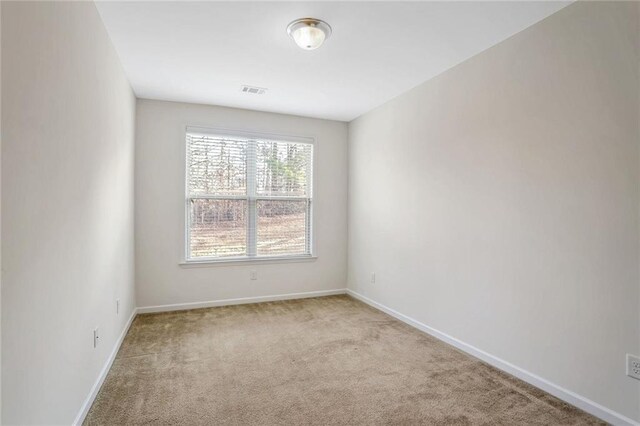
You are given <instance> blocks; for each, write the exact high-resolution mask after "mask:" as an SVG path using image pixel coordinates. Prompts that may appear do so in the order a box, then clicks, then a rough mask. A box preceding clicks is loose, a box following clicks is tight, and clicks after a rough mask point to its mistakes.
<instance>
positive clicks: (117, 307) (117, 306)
mask: <svg viewBox="0 0 640 426" xmlns="http://www.w3.org/2000/svg"><path fill="white" fill-rule="evenodd" d="M116 315H120V299H116Z"/></svg>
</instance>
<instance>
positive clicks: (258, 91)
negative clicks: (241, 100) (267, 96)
mask: <svg viewBox="0 0 640 426" xmlns="http://www.w3.org/2000/svg"><path fill="white" fill-rule="evenodd" d="M240 90H242V92H243V93H251V94H252V95H262V94H263V93H265V92H266V91H267V89H265V88H264V87H255V86H241V89H240Z"/></svg>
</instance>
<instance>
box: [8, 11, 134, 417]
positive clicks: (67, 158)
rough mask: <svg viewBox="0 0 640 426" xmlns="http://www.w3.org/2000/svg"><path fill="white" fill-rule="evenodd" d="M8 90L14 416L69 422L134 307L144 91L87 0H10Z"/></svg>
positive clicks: (11, 408)
mask: <svg viewBox="0 0 640 426" xmlns="http://www.w3.org/2000/svg"><path fill="white" fill-rule="evenodd" d="M2 89H3V90H2V229H3V231H4V232H3V234H2V254H3V258H2V261H3V264H2V267H3V270H4V271H3V277H2V406H3V411H2V423H3V424H70V423H71V422H73V421H74V419H75V417H76V415H77V414H78V411H79V410H80V408H81V405H82V404H83V402H84V400H85V398H86V397H87V395H88V393H89V391H90V389H91V387H92V386H93V384H94V383H95V381H96V378H97V377H98V374H99V371H100V369H101V368H102V367H103V365H104V363H105V361H106V359H107V357H108V354H109V353H110V352H111V350H112V349H113V347H114V343H115V341H116V339H117V337H118V336H119V335H120V333H121V332H122V330H123V329H124V327H125V324H126V321H127V320H128V318H129V317H130V315H131V313H132V312H133V310H134V307H135V299H134V296H135V295H134V269H133V268H134V262H133V254H134V253H133V248H134V244H133V218H134V217H133V155H134V146H133V145H134V144H133V141H134V125H135V120H134V114H135V97H134V95H133V93H132V91H131V88H130V86H129V84H128V82H127V80H126V78H125V76H124V73H123V71H122V69H121V66H120V63H119V60H118V57H117V55H116V53H115V51H114V49H113V48H112V46H111V43H110V40H109V38H108V36H107V33H106V31H105V29H104V27H103V25H102V21H101V20H100V17H99V15H98V13H97V11H96V8H95V5H94V4H93V3H87V2H40V3H30V2H22V3H18V2H16V3H13V2H3V4H2ZM118 297H119V298H120V300H121V311H120V315H119V316H116V305H115V300H116V298H118ZM96 326H98V327H99V328H100V330H101V343H100V345H99V347H98V348H97V349H94V348H93V343H92V340H93V328H94V327H96Z"/></svg>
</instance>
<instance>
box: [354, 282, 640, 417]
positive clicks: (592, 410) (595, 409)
mask: <svg viewBox="0 0 640 426" xmlns="http://www.w3.org/2000/svg"><path fill="white" fill-rule="evenodd" d="M347 294H348V295H350V296H352V297H354V298H355V299H358V300H360V301H361V302H364V303H366V304H367V305H369V306H371V307H373V308H376V309H378V310H380V311H382V312H384V313H386V314H389V315H391V316H392V317H394V318H396V319H398V320H400V321H402V322H404V323H406V324H408V325H410V326H412V327H415V328H417V329H418V330H420V331H422V332H425V333H427V334H429V335H431V336H433V337H435V338H436V339H439V340H442V341H443V342H445V343H448V344H450V345H452V346H454V347H456V348H458V349H460V350H461V351H463V352H466V353H468V354H469V355H472V356H474V357H476V358H478V359H480V360H482V361H484V362H486V363H487V364H489V365H491V366H493V367H496V368H498V369H500V370H502V371H504V372H506V373H509V374H511V375H512V376H515V377H517V378H519V379H520V380H523V381H525V382H527V383H529V384H531V385H533V386H535V387H537V388H539V389H542V390H543V391H545V392H548V393H550V394H551V395H553V396H555V397H557V398H559V399H561V400H563V401H565V402H568V403H569V404H571V405H574V406H576V407H578V408H580V409H581V410H584V411H586V412H587V413H589V414H592V415H594V416H596V417H598V418H600V419H602V420H604V421H605V422H607V423H611V424H613V425H620V426H622V425H624V426H630V425H632V426H638V425H640V423H638V422H636V421H635V420H632V419H630V418H628V417H626V416H623V415H622V414H620V413H617V412H615V411H613V410H610V409H609V408H607V407H604V406H602V405H600V404H598V403H597V402H594V401H591V400H590V399H588V398H585V397H583V396H581V395H578V394H577V393H575V392H572V391H570V390H568V389H564V388H563V387H561V386H558V385H556V384H554V383H551V382H550V381H548V380H546V379H543V378H542V377H539V376H537V375H535V374H533V373H530V372H528V371H526V370H524V369H522V368H520V367H518V366H515V365H513V364H511V363H509V362H507V361H505V360H502V359H500V358H498V357H495V356H493V355H491V354H489V353H487V352H484V351H483V350H481V349H478V348H476V347H474V346H471V345H469V344H467V343H465V342H463V341H461V340H458V339H456V338H455V337H452V336H449V335H448V334H446V333H443V332H441V331H439V330H436V329H434V328H432V327H429V326H428V325H426V324H423V323H421V322H420V321H416V320H414V319H413V318H410V317H408V316H406V315H404V314H401V313H400V312H397V311H395V310H393V309H391V308H388V307H386V306H385V305H383V304H381V303H378V302H376V301H374V300H371V299H369V298H368V297H366V296H363V295H362V294H360V293H357V292H355V291H353V290H351V289H347Z"/></svg>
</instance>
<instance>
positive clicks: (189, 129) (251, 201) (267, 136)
mask: <svg viewBox="0 0 640 426" xmlns="http://www.w3.org/2000/svg"><path fill="white" fill-rule="evenodd" d="M187 133H196V134H203V135H210V136H217V137H229V138H242V139H249V140H251V139H254V140H273V141H277V142H293V143H307V144H310V145H312V156H311V162H312V164H311V181H310V182H309V183H308V185H309V189H308V191H309V194H310V195H309V196H308V197H286V196H263V195H260V196H258V195H256V194H255V186H254V185H255V182H253V183H252V182H249V181H247V195H246V196H211V195H203V196H195V197H194V196H190V195H189V177H188V175H189V166H188V164H187V161H188V149H189V147H188V144H187ZM182 141H183V142H182V143H184V158H183V161H182V164H183V165H184V188H185V192H184V194H185V198H184V206H185V209H184V222H183V223H184V250H183V260H182V261H181V262H180V265H181V266H186V267H189V266H210V265H225V264H237V263H263V262H265V263H280V262H299V261H307V260H315V259H317V255H316V253H315V237H314V230H315V215H314V207H315V204H316V202H317V201H316V197H315V191H314V189H315V188H314V187H315V174H316V161H317V160H316V158H317V144H316V142H315V138H313V137H309V136H292V135H282V134H274V133H264V132H255V131H246V130H234V129H225V128H219V127H204V126H193V125H191V126H186V127H185V129H184V133H183V138H182ZM253 146H254V147H255V145H253ZM253 157H254V158H255V155H254V156H253ZM247 174H248V173H247ZM254 175H255V173H254ZM252 184H253V185H252ZM250 186H252V187H251V188H250ZM198 198H201V199H234V198H235V199H238V200H246V201H247V213H248V215H247V220H248V221H253V222H254V223H253V226H247V256H235V257H232V256H229V257H196V258H192V257H191V256H190V253H189V251H190V250H189V249H190V244H189V241H190V226H189V225H190V219H189V218H190V211H189V207H190V202H191V200H193V199H198ZM258 200H308V203H309V208H308V210H307V211H308V214H307V218H306V219H307V227H308V229H309V232H308V236H309V238H308V240H307V241H306V244H307V247H306V248H307V253H305V254H292V255H277V256H258V255H257V253H255V252H253V253H252V252H250V251H251V250H252V248H254V247H255V246H256V244H255V242H256V241H255V239H256V238H257V226H256V225H257V223H256V221H257V217H256V214H255V213H256V210H255V208H254V209H252V208H251V205H255V203H256V202H257V201H258ZM251 229H253V230H254V234H253V235H251V232H250V230H251Z"/></svg>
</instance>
